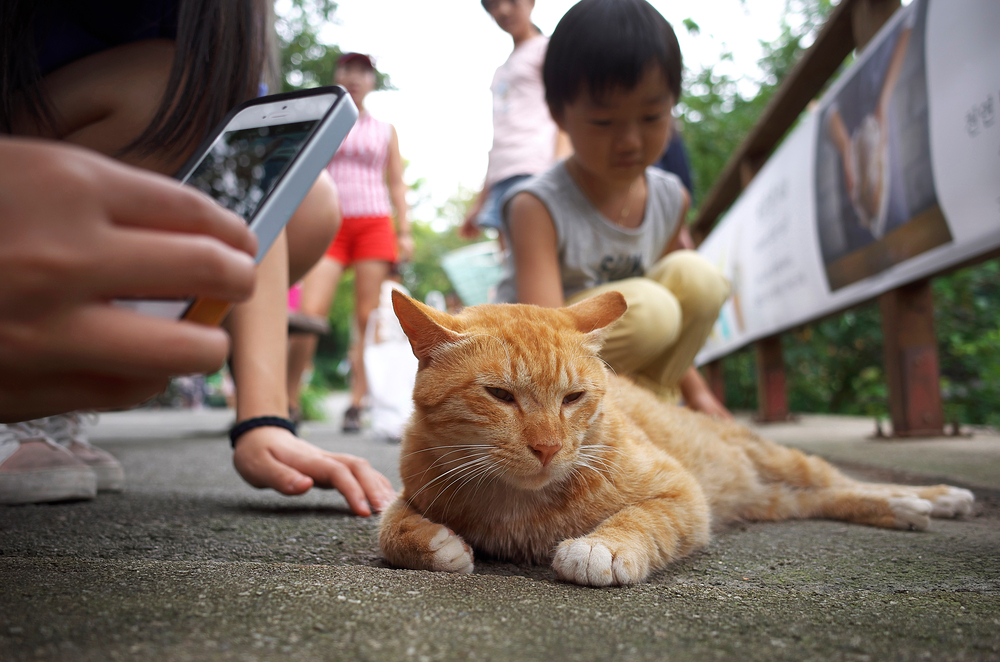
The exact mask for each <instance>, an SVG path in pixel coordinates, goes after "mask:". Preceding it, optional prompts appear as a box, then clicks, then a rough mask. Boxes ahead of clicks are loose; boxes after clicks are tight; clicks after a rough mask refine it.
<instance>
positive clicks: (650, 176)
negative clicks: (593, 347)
mask: <svg viewBox="0 0 1000 662" xmlns="http://www.w3.org/2000/svg"><path fill="white" fill-rule="evenodd" d="M646 185H647V188H648V191H649V194H648V195H647V197H646V209H645V212H644V214H643V217H642V223H641V224H640V225H639V227H637V228H623V227H621V226H618V225H615V224H614V223H612V222H611V221H609V220H608V219H607V218H605V217H604V215H603V214H601V212H600V211H598V209H597V208H596V207H594V205H593V204H592V203H591V202H590V200H588V199H587V196H586V195H584V193H583V191H581V190H580V187H579V186H577V184H576V182H575V181H574V180H573V178H572V177H571V176H570V174H569V172H568V171H567V170H566V166H565V165H564V163H557V164H556V165H554V166H553V167H552V168H550V169H549V170H547V171H546V172H544V173H542V174H541V175H538V176H537V177H532V178H531V179H528V180H525V181H524V182H523V183H521V184H518V185H517V186H515V187H514V188H512V189H511V191H510V192H509V193H508V194H507V195H506V196H505V197H504V199H503V200H502V202H501V209H502V210H503V232H504V233H505V234H506V235H507V237H509V236H510V225H509V223H510V221H509V219H508V217H507V216H508V215H507V211H508V203H509V202H510V200H511V199H512V198H513V197H514V196H515V195H517V194H518V193H520V192H522V191H526V192H528V193H531V194H532V195H533V196H535V197H536V198H538V199H539V200H540V201H541V202H542V204H544V205H545V208H546V209H548V211H549V214H550V215H551V216H552V222H553V224H554V225H555V230H556V246H557V250H558V256H559V269H560V275H561V277H562V285H563V297H564V298H569V297H571V296H573V295H574V294H576V293H577V292H580V291H582V290H586V289H589V288H591V287H596V286H598V285H602V284H604V283H607V282H610V281H615V280H623V279H625V278H632V277H634V276H643V275H645V274H646V271H647V270H649V268H650V267H652V266H653V264H654V263H655V262H656V261H657V260H658V259H659V258H660V256H661V255H663V251H664V250H666V248H667V243H668V242H669V241H670V238H671V237H673V235H674V231H675V230H676V229H677V224H678V223H680V221H681V219H680V214H681V207H682V205H683V204H684V192H683V191H684V185H683V184H681V181H680V179H678V178H677V176H676V175H674V174H672V173H668V172H664V171H663V170H660V169H659V168H653V167H649V168H646ZM507 245H508V246H511V242H510V241H508V242H507ZM496 300H497V301H498V302H501V303H515V302H517V277H516V274H515V273H514V256H513V255H512V254H509V255H507V256H506V260H505V261H504V269H503V275H502V277H501V279H500V283H499V285H497V295H496Z"/></svg>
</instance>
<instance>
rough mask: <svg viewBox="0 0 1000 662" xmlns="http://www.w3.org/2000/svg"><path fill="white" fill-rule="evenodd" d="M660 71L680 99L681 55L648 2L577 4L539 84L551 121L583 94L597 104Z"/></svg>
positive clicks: (557, 35)
mask: <svg viewBox="0 0 1000 662" xmlns="http://www.w3.org/2000/svg"><path fill="white" fill-rule="evenodd" d="M650 65H658V66H659V67H660V70H661V71H662V72H663V76H664V78H665V79H666V82H667V88H668V89H669V90H670V93H671V94H672V95H673V97H674V99H673V100H674V103H677V101H678V100H679V99H680V96H681V67H682V63H681V49H680V46H679V45H678V44H677V35H675V34H674V29H673V28H672V27H670V23H668V22H667V19H665V18H663V15H662V14H660V12H658V11H656V9H655V8H654V7H653V6H652V5H650V4H649V3H648V2H646V0H581V1H580V2H578V3H577V4H575V5H573V7H571V8H570V10H569V11H568V12H566V15H565V16H563V17H562V19H561V20H560V21H559V25H557V26H556V29H555V31H554V32H553V33H552V37H551V38H550V39H549V47H548V51H547V52H546V55H545V65H544V67H543V69H542V79H543V81H544V82H545V101H546V102H547V103H548V104H549V110H550V111H551V112H552V115H553V117H559V116H560V115H561V114H562V112H563V109H564V108H565V106H566V104H568V103H572V102H573V101H574V100H576V99H577V97H578V96H579V94H580V93H581V92H582V91H585V90H589V92H590V93H591V94H592V95H594V97H596V98H601V97H602V96H603V95H605V94H607V93H609V92H611V91H612V90H614V89H616V88H623V89H626V90H631V89H632V88H634V87H635V86H636V85H637V84H638V83H639V79H640V78H642V75H643V73H645V71H646V69H647V68H648V67H649V66H650Z"/></svg>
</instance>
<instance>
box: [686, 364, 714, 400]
mask: <svg viewBox="0 0 1000 662" xmlns="http://www.w3.org/2000/svg"><path fill="white" fill-rule="evenodd" d="M680 388H681V394H682V395H683V396H684V401H685V402H694V401H696V400H697V399H698V397H699V396H701V395H703V394H705V393H711V389H709V388H708V382H706V381H705V379H704V377H702V376H701V373H700V372H698V369H697V368H695V367H694V366H691V367H690V368H688V369H687V372H685V373H684V376H683V377H681V383H680Z"/></svg>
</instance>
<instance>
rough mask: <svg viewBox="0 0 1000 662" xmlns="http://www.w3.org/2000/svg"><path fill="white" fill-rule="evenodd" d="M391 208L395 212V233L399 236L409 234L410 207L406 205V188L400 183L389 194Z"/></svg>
mask: <svg viewBox="0 0 1000 662" xmlns="http://www.w3.org/2000/svg"><path fill="white" fill-rule="evenodd" d="M389 193H390V196H389V197H390V198H391V199H392V206H393V208H394V209H395V210H396V232H398V233H399V234H400V235H408V234H410V207H409V205H407V204H406V186H405V185H404V184H402V182H400V184H399V185H397V186H393V187H392V190H391V191H390V192H389Z"/></svg>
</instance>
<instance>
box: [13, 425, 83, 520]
mask: <svg viewBox="0 0 1000 662" xmlns="http://www.w3.org/2000/svg"><path fill="white" fill-rule="evenodd" d="M96 495H97V476H96V474H95V473H94V470H93V469H91V468H90V467H88V466H87V465H86V464H85V463H84V462H83V461H82V460H80V459H79V458H77V457H76V456H75V455H73V453H71V452H69V451H68V450H66V449H65V448H63V447H62V446H60V445H59V444H57V443H55V442H54V441H52V439H50V438H49V437H48V436H47V435H46V434H45V431H44V430H43V429H42V428H41V426H40V425H39V424H38V423H37V422H36V421H29V422H27V423H8V424H6V425H4V424H0V504H21V503H43V502H48V501H69V500H74V499H93V498H94V497H95V496H96Z"/></svg>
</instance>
